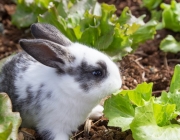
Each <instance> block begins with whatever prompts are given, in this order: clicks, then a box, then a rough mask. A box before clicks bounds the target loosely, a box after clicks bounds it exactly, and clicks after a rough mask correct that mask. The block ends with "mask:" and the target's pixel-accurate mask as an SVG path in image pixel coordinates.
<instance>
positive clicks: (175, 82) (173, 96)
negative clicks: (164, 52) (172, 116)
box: [159, 65, 180, 112]
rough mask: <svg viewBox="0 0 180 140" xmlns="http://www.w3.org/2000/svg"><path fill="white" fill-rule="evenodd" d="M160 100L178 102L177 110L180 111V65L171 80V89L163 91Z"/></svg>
mask: <svg viewBox="0 0 180 140" xmlns="http://www.w3.org/2000/svg"><path fill="white" fill-rule="evenodd" d="M159 100H160V101H161V102H163V103H171V104H176V111H178V112H180V102H179V100H180V65H176V67H175V70H174V75H173V78H172V80H171V85H170V91H169V92H168V93H167V92H165V91H164V92H162V95H161V98H159Z"/></svg>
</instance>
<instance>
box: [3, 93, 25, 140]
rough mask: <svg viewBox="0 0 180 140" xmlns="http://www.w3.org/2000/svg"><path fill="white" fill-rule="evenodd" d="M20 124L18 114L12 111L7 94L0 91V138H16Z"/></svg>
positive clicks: (12, 139) (8, 139) (7, 139)
mask: <svg viewBox="0 0 180 140" xmlns="http://www.w3.org/2000/svg"><path fill="white" fill-rule="evenodd" d="M20 124H21V118H20V114H19V113H18V112H12V104H11V101H10V99H9V97H8V95H7V94H5V93H0V139H1V140H17V139H18V137H17V134H18V128H19V126H20Z"/></svg>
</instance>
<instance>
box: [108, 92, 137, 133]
mask: <svg viewBox="0 0 180 140" xmlns="http://www.w3.org/2000/svg"><path fill="white" fill-rule="evenodd" d="M104 113H105V117H107V118H108V119H109V123H108V125H109V126H117V127H121V128H122V130H123V131H124V130H127V129H129V125H130V123H131V122H132V120H133V118H134V109H133V106H132V104H131V103H130V101H129V99H128V98H127V96H122V95H121V94H117V95H112V97H111V98H109V99H108V100H106V101H105V104H104Z"/></svg>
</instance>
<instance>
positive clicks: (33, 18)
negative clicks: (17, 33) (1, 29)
mask: <svg viewBox="0 0 180 140" xmlns="http://www.w3.org/2000/svg"><path fill="white" fill-rule="evenodd" d="M51 1H52V0H29V1H28V0H17V1H16V3H17V7H16V12H15V14H14V15H12V23H13V24H14V25H16V26H17V27H18V28H22V27H29V26H30V25H31V24H32V23H34V22H37V16H38V15H39V14H43V13H44V12H45V11H47V8H48V5H49V2H51Z"/></svg>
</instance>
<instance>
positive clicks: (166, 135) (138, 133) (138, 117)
mask: <svg viewBox="0 0 180 140" xmlns="http://www.w3.org/2000/svg"><path fill="white" fill-rule="evenodd" d="M165 106H166V105H164V106H162V105H160V106H159V107H157V106H154V105H153V102H152V101H150V102H149V103H147V104H146V105H145V106H142V107H137V108H136V109H135V117H134V120H133V121H132V123H131V125H130V127H131V130H132V133H133V138H134V139H136V140H154V139H155V140H163V139H165V140H173V139H180V135H179V133H180V125H178V124H169V125H164V126H158V125H157V122H156V119H155V117H157V118H158V115H160V116H159V117H160V119H166V117H168V119H170V118H171V115H172V112H173V111H174V107H173V106H174V105H168V106H166V107H165ZM164 107H165V108H166V109H167V108H168V109H167V110H164V113H163V108H164ZM171 107H172V108H171ZM158 111H160V112H158ZM165 112H166V114H165ZM156 113H158V114H156ZM161 113H162V114H161ZM154 114H156V115H154ZM163 115H165V116H163ZM167 115H168V116H167ZM161 117H163V118H161ZM168 121H169V120H168Z"/></svg>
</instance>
